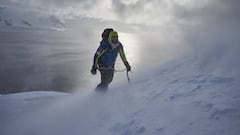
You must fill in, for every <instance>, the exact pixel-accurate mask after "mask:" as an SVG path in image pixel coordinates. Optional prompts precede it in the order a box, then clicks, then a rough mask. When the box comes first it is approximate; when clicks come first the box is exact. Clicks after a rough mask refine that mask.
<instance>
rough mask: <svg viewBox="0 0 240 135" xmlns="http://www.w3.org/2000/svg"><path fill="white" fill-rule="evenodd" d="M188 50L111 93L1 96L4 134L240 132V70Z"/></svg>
mask: <svg viewBox="0 0 240 135" xmlns="http://www.w3.org/2000/svg"><path fill="white" fill-rule="evenodd" d="M199 64H201V63H200V62H199V61H198V59H197V57H194V55H188V56H185V57H182V58H180V59H177V60H174V61H171V62H168V63H165V64H162V65H159V67H157V68H154V69H152V70H151V71H152V72H150V73H149V72H146V73H143V75H138V76H133V75H132V82H131V84H129V85H128V84H123V85H122V86H120V87H119V88H115V89H111V90H109V91H108V92H107V93H104V94H103V93H95V92H94V91H93V90H88V89H86V90H84V92H81V93H76V94H74V95H71V94H63V93H57V92H27V93H20V94H10V95H2V96H0V108H1V110H0V119H1V120H0V124H1V126H0V132H1V135H66V134H68V135H238V134H239V133H240V129H239V125H240V108H239V106H240V92H239V87H240V83H239V82H240V81H239V76H237V75H236V76H235V75H227V74H217V73H206V72H204V71H203V70H201V69H199V67H201V66H200V65H199Z"/></svg>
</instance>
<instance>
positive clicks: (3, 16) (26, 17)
mask: <svg viewBox="0 0 240 135" xmlns="http://www.w3.org/2000/svg"><path fill="white" fill-rule="evenodd" d="M0 28H1V29H2V30H3V29H7V30H9V29H10V28H30V29H47V30H63V29H65V26H64V22H63V20H61V19H60V18H58V17H57V16H55V15H50V14H48V13H44V12H42V11H38V10H33V9H29V8H26V9H23V8H17V7H8V6H0Z"/></svg>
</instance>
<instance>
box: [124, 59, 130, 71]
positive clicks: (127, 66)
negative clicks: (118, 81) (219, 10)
mask: <svg viewBox="0 0 240 135" xmlns="http://www.w3.org/2000/svg"><path fill="white" fill-rule="evenodd" d="M124 65H125V66H126V68H127V71H128V72H129V71H131V66H130V65H129V63H128V62H127V61H126V62H124Z"/></svg>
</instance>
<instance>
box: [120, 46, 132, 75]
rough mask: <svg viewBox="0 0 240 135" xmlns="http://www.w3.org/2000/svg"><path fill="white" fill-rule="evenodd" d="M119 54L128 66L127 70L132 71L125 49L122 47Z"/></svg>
mask: <svg viewBox="0 0 240 135" xmlns="http://www.w3.org/2000/svg"><path fill="white" fill-rule="evenodd" d="M119 54H120V57H121V59H122V61H123V63H124V65H125V66H126V68H127V71H131V66H130V65H129V63H128V61H127V58H126V55H125V53H124V50H123V47H122V46H121V47H120V49H119Z"/></svg>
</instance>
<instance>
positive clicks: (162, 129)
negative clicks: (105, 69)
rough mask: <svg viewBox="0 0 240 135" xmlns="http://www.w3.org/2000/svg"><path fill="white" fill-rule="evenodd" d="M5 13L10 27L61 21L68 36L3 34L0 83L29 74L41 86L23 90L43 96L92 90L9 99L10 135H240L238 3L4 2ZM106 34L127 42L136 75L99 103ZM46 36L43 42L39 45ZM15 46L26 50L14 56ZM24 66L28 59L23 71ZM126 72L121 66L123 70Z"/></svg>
mask: <svg viewBox="0 0 240 135" xmlns="http://www.w3.org/2000/svg"><path fill="white" fill-rule="evenodd" d="M0 4H2V5H3V6H1V8H0V18H1V20H0V25H1V26H3V25H4V27H7V28H8V27H11V25H12V26H21V27H33V25H34V24H36V25H37V26H41V25H43V24H44V26H52V24H50V25H47V24H46V23H43V22H42V23H39V21H35V20H38V19H39V18H42V14H43V16H44V17H46V16H48V17H49V15H50V14H54V15H56V17H57V18H60V20H61V18H62V21H60V24H61V26H62V25H64V26H65V23H66V24H67V25H66V26H67V27H68V28H67V29H68V30H67V31H61V34H60V36H59V35H57V34H56V33H55V32H52V33H50V35H47V34H46V33H44V32H43V33H37V34H36V33H35V34H36V35H38V36H36V37H35V38H32V37H31V36H30V35H33V37H34V34H32V33H31V32H30V33H27V34H28V35H27V36H26V37H27V38H26V37H24V36H22V37H21V36H20V38H17V39H16V38H12V37H11V36H9V35H8V34H9V33H8V32H7V34H6V33H3V34H2V33H0V34H2V35H3V37H5V38H6V39H1V37H0V39H1V40H0V42H1V43H4V44H3V45H2V44H1V45H2V46H1V50H3V53H0V56H4V57H0V58H4V64H3V65H5V66H2V65H1V66H0V69H1V71H2V72H1V75H4V76H5V78H7V77H8V75H9V74H7V73H6V72H4V71H12V70H14V71H15V70H17V71H16V72H12V73H11V74H10V75H12V74H13V75H14V74H18V75H22V72H21V71H24V72H26V74H27V75H26V76H27V77H26V78H27V79H26V80H27V81H26V80H24V78H22V76H16V78H17V79H19V78H20V79H19V80H21V79H22V80H24V81H23V82H24V83H26V82H27V83H29V82H33V84H31V85H27V87H24V88H30V89H34V86H39V87H40V86H42V85H41V84H39V82H41V81H42V82H43V83H44V84H48V85H49V86H50V85H54V87H53V88H61V87H60V86H63V87H64V86H65V87H66V86H69V87H67V88H70V86H73V85H76V84H78V83H80V82H81V79H83V80H86V81H85V82H84V84H85V85H82V84H81V85H76V87H75V88H76V89H77V91H76V92H74V93H71V94H66V93H60V92H46V91H45V92H43V91H38V92H36V91H35V92H22V93H16V94H8V95H0V134H1V135H15V134H17V135H66V134H69V135H79V134H82V135H96V134H97V135H239V134H240V129H239V125H240V108H239V107H240V91H239V88H240V62H239V58H240V53H239V52H240V47H239V43H240V38H239V35H240V9H239V7H238V6H239V5H240V2H239V1H238V0H211V1H209V0H202V1H190V0H161V1H159V0H102V1H97V0H89V1H87V0H80V1H77V0H70V1H64V0H61V1H57V0H50V1H47V0H42V1H37V0H24V1H17V0H3V1H1V2H0ZM16 5H19V7H18V8H16ZM24 7H31V8H29V9H28V8H24ZM33 9H35V10H33ZM18 11H19V12H18ZM29 11H33V12H29ZM35 11H36V12H35ZM38 11H39V12H38ZM44 11H45V12H44ZM38 13H40V14H38ZM36 14H38V15H37V16H35V15H36ZM28 17H29V18H28ZM2 18H3V19H2ZM53 18H55V17H53ZM66 18H67V19H66ZM77 18H78V19H79V18H80V19H79V20H78V19H77ZM83 18H84V19H83ZM69 19H70V20H69ZM72 19H73V20H72ZM6 20H8V21H6ZM9 20H12V22H11V21H9ZM22 20H24V21H22ZM40 20H41V19H40ZM43 20H45V19H43ZM53 20H54V19H53ZM57 20H58V19H57ZM25 21H26V22H25ZM24 22H25V23H24ZM57 22H58V21H57ZM62 22H64V23H63V24H62ZM30 24H31V25H32V26H30ZM45 24H46V25H45ZM54 24H59V23H54ZM54 24H53V25H54ZM57 26H58V25H57ZM54 27H55V26H54ZM106 27H113V28H114V29H116V30H117V31H118V32H119V38H120V41H121V42H122V43H124V47H125V50H126V55H127V58H128V60H129V63H130V64H132V69H133V73H129V76H130V78H131V82H130V83H129V84H128V83H127V80H126V74H125V73H116V74H115V78H114V79H115V80H114V82H113V83H111V86H110V89H109V91H108V92H106V93H97V92H95V91H94V90H93V89H94V88H93V87H95V85H97V83H98V81H99V80H97V79H99V76H94V77H93V76H91V75H90V73H89V70H90V69H89V68H90V67H91V62H92V55H93V53H94V51H95V49H96V47H97V45H95V44H96V43H98V40H99V41H100V39H101V37H100V34H99V33H101V32H102V30H103V29H104V28H106ZM6 30H7V29H6ZM59 32H60V31H59ZM64 32H65V33H64ZM54 33H55V34H54ZM10 34H11V33H10ZM14 34H16V33H14ZM20 34H21V33H20ZM58 34H59V33H58ZM16 35H17V34H16ZM39 35H40V36H39ZM43 35H44V36H45V38H44V40H45V39H47V40H46V41H44V42H43V41H42V39H41V38H40V39H39V38H38V37H44V36H43ZM28 37H30V40H29V39H28ZM59 37H61V40H60V38H59ZM22 38H26V39H24V41H22ZM12 39H15V40H13V42H12ZM10 41H11V42H10ZM26 44H27V45H26ZM9 45H12V46H13V48H14V45H18V47H19V48H21V47H22V46H21V45H23V46H24V45H26V46H24V47H23V48H24V49H19V48H17V49H15V48H14V49H13V48H10V49H9V48H8V47H9ZM31 45H36V46H34V49H32V48H31V47H32V46H31ZM50 45H51V46H50ZM29 46H30V48H29ZM26 48H27V49H26ZM25 50H27V52H26V51H25ZM16 52H18V53H16ZM21 52H22V53H23V54H20V53H21ZM80 53H81V55H79V54H80ZM12 54H15V55H12ZM16 54H17V55H16ZM90 55H91V56H90ZM18 56H24V58H25V59H17V60H16V61H15V59H16V58H18ZM32 56H34V57H32ZM7 58H12V59H14V60H13V61H11V60H10V59H7ZM28 58H31V59H28ZM22 61H23V62H26V63H27V62H29V61H30V64H29V63H27V64H29V65H30V66H29V65H27V66H26V67H27V68H24V66H22V65H21V64H22ZM33 61H37V62H41V64H43V65H41V66H39V65H40V64H39V63H32V62H33ZM17 62H18V63H17ZM18 64H19V65H18ZM121 64H122V63H121ZM121 64H120V62H119V61H118V62H117V64H116V65H117V69H121ZM49 65H50V66H49ZM69 65H70V66H69ZM18 66H19V67H20V69H17V68H16V67H18ZM35 66H36V67H38V68H34V67H35ZM122 66H123V65H122ZM5 67H6V68H5ZM39 67H40V68H39ZM15 68H16V69H15ZM81 68H82V69H81ZM80 69H81V70H82V72H79V70H80ZM44 71H46V72H44ZM29 72H30V74H28V73H29ZM34 73H36V74H37V75H38V76H37V77H36V78H37V79H36V78H34ZM46 75H47V76H48V77H46ZM98 75H99V74H98ZM5 78H4V79H5ZM12 78H15V76H13V77H12ZM12 78H11V77H10V79H12ZM43 78H44V79H43ZM29 80H31V81H29ZM39 80H40V81H39ZM2 82H4V81H2ZM6 82H7V81H6ZM56 82H57V83H56ZM8 83H9V82H8ZM51 83H54V84H51ZM2 84H3V83H2ZM10 84H11V83H10ZM16 84H18V83H16ZM41 88H52V87H47V86H44V87H41ZM43 90H44V89H43ZM54 90H57V89H54Z"/></svg>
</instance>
